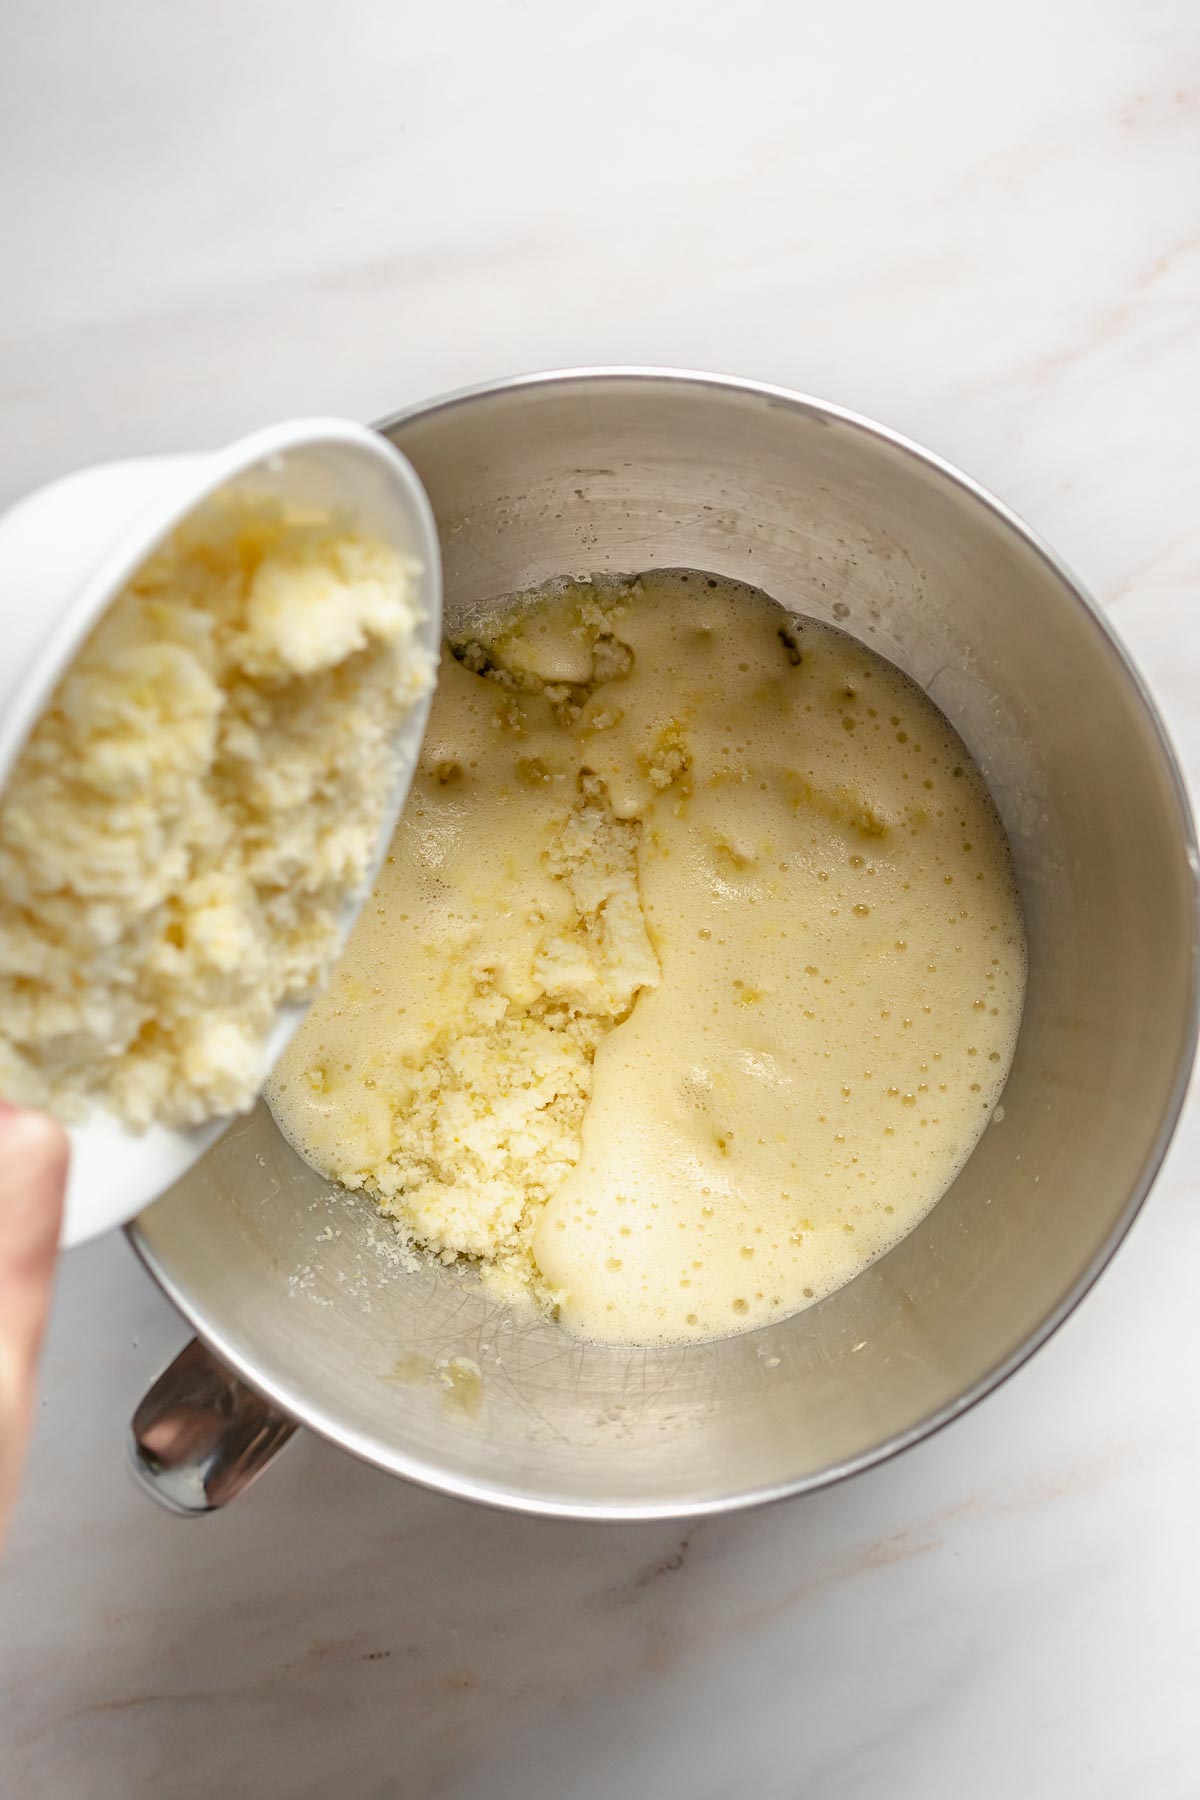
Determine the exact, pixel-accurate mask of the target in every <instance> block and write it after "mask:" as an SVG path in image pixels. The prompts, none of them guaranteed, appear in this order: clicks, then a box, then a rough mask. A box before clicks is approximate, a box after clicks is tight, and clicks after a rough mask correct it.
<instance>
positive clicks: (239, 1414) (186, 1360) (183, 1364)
mask: <svg viewBox="0 0 1200 1800" xmlns="http://www.w3.org/2000/svg"><path fill="white" fill-rule="evenodd" d="M295 1429H296V1422H295V1420H294V1419H290V1418H289V1417H288V1415H287V1414H286V1413H282V1412H279V1411H278V1410H277V1409H276V1408H275V1407H273V1406H271V1405H269V1404H268V1402H267V1401H266V1400H264V1399H262V1398H261V1396H260V1395H258V1394H256V1393H255V1392H254V1389H253V1388H249V1387H247V1386H246V1384H245V1382H244V1381H242V1380H240V1379H239V1378H238V1376H236V1375H234V1374H232V1373H231V1371H230V1370H229V1369H227V1368H226V1367H225V1365H224V1363H221V1362H218V1361H217V1359H216V1357H215V1356H212V1355H211V1354H210V1353H209V1352H208V1351H207V1350H206V1349H205V1348H204V1345H203V1344H202V1343H201V1342H200V1340H199V1339H198V1338H193V1339H192V1341H191V1343H190V1344H188V1345H187V1347H186V1349H184V1350H181V1351H180V1353H179V1355H178V1356H177V1357H176V1358H175V1361H174V1362H173V1363H171V1364H170V1365H169V1366H168V1367H167V1368H165V1369H164V1370H163V1372H162V1374H161V1375H160V1376H159V1378H158V1380H157V1381H156V1382H155V1383H154V1386H153V1387H152V1388H150V1389H149V1391H148V1392H147V1394H146V1395H145V1397H144V1399H143V1400H142V1401H141V1403H140V1405H139V1406H138V1408H137V1411H136V1412H135V1413H134V1415H133V1420H132V1425H131V1438H130V1455H131V1457H132V1460H133V1472H134V1475H135V1476H136V1478H137V1480H138V1483H139V1485H140V1486H141V1487H142V1489H143V1490H144V1492H146V1493H147V1494H149V1495H150V1496H151V1498H152V1499H154V1500H157V1501H158V1503H159V1505H160V1506H165V1507H166V1508H167V1510H168V1512H173V1513H183V1514H185V1515H189V1516H196V1515H199V1514H201V1513H208V1512H215V1511H216V1509H217V1507H219V1506H227V1505H228V1504H229V1502H230V1501H231V1500H235V1499H236V1498H237V1496H238V1495H239V1494H240V1493H241V1491H242V1489H243V1488H245V1487H248V1486H249V1485H250V1483H251V1482H252V1481H253V1480H254V1479H255V1477H256V1476H257V1475H261V1473H262V1471H263V1470H264V1469H265V1468H266V1466H267V1464H268V1463H270V1462H273V1461H274V1460H275V1458H276V1456H277V1455H278V1454H279V1452H280V1451H281V1450H282V1449H283V1446H284V1445H285V1444H286V1443H287V1441H288V1439H289V1438H290V1437H291V1435H292V1433H293V1432H294V1431H295Z"/></svg>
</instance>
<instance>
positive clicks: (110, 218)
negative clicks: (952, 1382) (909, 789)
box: [0, 0, 1200, 1800]
mask: <svg viewBox="0 0 1200 1800" xmlns="http://www.w3.org/2000/svg"><path fill="white" fill-rule="evenodd" d="M6 26H7V30H6V45H5V52H4V55H3V58H0V223H2V225H3V244H4V277H3V281H2V282H0V409H2V415H0V416H2V417H3V420H4V430H3V434H2V437H0V499H4V498H9V497H11V496H14V495H16V494H17V493H18V492H20V491H21V490H22V489H24V488H26V487H28V486H31V485H33V484H34V483H35V482H36V481H38V480H39V479H42V478H44V477H46V476H49V475H52V474H54V473H56V472H59V471H61V470H65V469H67V468H69V467H71V466H73V465H75V464H78V463H79V462H81V461H86V460H90V459H94V458H100V457H105V456H110V455H113V454H120V453H123V452H130V451H135V450H140V449H144V448H163V447H171V446H183V445H190V444H193V443H199V442H208V441H215V440H217V439H220V438H222V437H225V436H228V435H230V434H232V433H234V432H237V431H240V430H242V429H244V428H246V427H249V426H251V425H253V424H255V423H257V422H259V421H261V420H266V419H270V418H272V417H277V416H280V415H284V414H287V413H290V412H298V411H307V410H330V411H335V412H344V413H347V414H350V415H351V416H361V417H371V416H375V415H378V414H380V413H382V412H385V411H388V410H390V409H391V408H393V407H395V406H397V405H400V404H401V403H403V402H405V401H408V400H410V399H414V398H417V397H419V396H421V395H423V394H427V393H432V392H434V391H436V390H438V389H441V388H444V387H446V386H449V385H456V384H459V383H462V382H466V381H470V380H475V379H479V378H482V377H486V376H489V375H493V374H499V373H504V372H509V371H513V370H516V369H522V368H532V367H537V366H546V365H553V364H562V363H570V362H581V361H588V362H593V361H595V362H600V361H616V360H629V361H647V362H648V361H660V362H667V363H676V364H690V365H694V366H699V367H712V368H718V369H726V370H733V371H737V372H742V373H747V374H752V375H757V376H762V377H766V378H770V379H773V380H777V381H780V382H785V383H791V384H793V385H796V386H800V387H805V388H808V389H810V390H812V391H814V392H816V393H819V394H823V395H826V396H828V397H830V398H833V399H836V400H839V401H841V402H843V403H845V404H848V405H850V406H854V407H858V408H860V409H862V410H863V411H866V412H869V413H873V414H875V415H876V416H877V417H880V418H882V419H885V420H887V421H888V422H890V423H892V424H894V425H897V426H899V427H901V428H902V429H904V430H906V431H908V432H910V433H911V434H912V435H914V436H916V437H918V438H920V439H923V440H924V441H925V442H927V443H929V444H930V445H931V446H933V447H934V448H936V449H938V450H941V451H942V452H944V453H945V454H947V455H948V456H950V457H951V458H953V459H955V460H957V461H959V462H961V463H962V464H964V465H965V466H966V467H967V468H968V469H969V470H971V471H972V472H973V473H974V474H975V475H977V476H979V477H980V478H981V479H982V480H983V481H985V482H986V483H988V484H989V485H990V486H992V487H993V488H994V489H995V490H996V491H997V492H999V493H1000V494H1001V495H1002V496H1003V497H1004V498H1005V499H1007V500H1008V501H1010V502H1011V503H1012V504H1014V505H1015V506H1016V507H1017V508H1018V509H1019V510H1021V511H1023V512H1024V513H1025V514H1026V515H1027V516H1028V517H1029V518H1030V519H1031V520H1032V521H1033V522H1034V523H1036V524H1037V525H1038V526H1039V527H1040V528H1041V529H1042V530H1043V532H1044V533H1045V534H1046V535H1047V536H1048V537H1049V538H1050V539H1051V540H1052V541H1053V542H1054V543H1055V544H1056V545H1057V546H1058V547H1059V548H1060V549H1061V550H1062V551H1063V552H1064V553H1065V554H1066V556H1067V557H1068V558H1069V559H1070V560H1071V561H1073V562H1074V563H1075V565H1076V566H1077V567H1078V568H1079V569H1080V571H1081V572H1082V573H1083V574H1084V576H1085V577H1086V578H1087V579H1088V580H1089V581H1090V582H1091V583H1092V585H1093V587H1094V588H1095V590H1096V592H1097V593H1098V594H1099V596H1100V598H1101V599H1102V601H1103V603H1104V604H1105V605H1106V606H1107V607H1108V608H1109V609H1110V610H1111V613H1112V616H1113V619H1114V621H1115V623H1116V624H1117V625H1118V627H1119V629H1120V630H1121V632H1122V633H1123V635H1124V636H1125V638H1126V641H1127V642H1128V643H1129V644H1130V645H1131V647H1132V649H1133V650H1134V652H1135V654H1136V655H1137V656H1138V658H1139V659H1140V661H1141V663H1142V666H1143V668H1144V669H1145V670H1146V672H1147V673H1148V675H1149V677H1150V680H1151V682H1152V685H1153V687H1154V689H1155V691H1156V692H1157V694H1158V697H1159V699H1160V701H1161V703H1162V706H1163V708H1164V710H1165V712H1166V714H1167V716H1168V719H1169V722H1170V724H1171V726H1172V729H1173V731H1174V733H1175V736H1176V740H1177V742H1178V744H1179V746H1180V748H1181V752H1182V754H1183V757H1184V760H1185V762H1186V763H1187V764H1188V767H1189V773H1190V775H1191V776H1192V778H1193V779H1195V777H1196V776H1197V774H1198V773H1200V716H1198V714H1197V708H1196V700H1195V696H1196V694H1197V693H1198V692H1200V685H1198V684H1200V622H1198V620H1197V617H1196V604H1197V600H1196V594H1197V582H1198V581H1200V525H1198V523H1197V508H1196V495H1197V491H1198V488H1200V439H1198V438H1197V435H1196V428H1195V413H1196V400H1197V396H1198V394H1200V310H1198V301H1200V15H1198V14H1197V12H1196V9H1195V6H1194V4H1193V0H1009V3H1008V4H1007V5H1006V6H1004V7H1003V8H994V7H988V8H976V7H970V6H962V5H960V4H956V3H954V0H911V3H910V4H906V5H902V6H890V7H889V6H885V5H883V4H872V3H871V0H844V3H843V4H842V5H840V6H821V7H817V6H809V5H807V4H801V3H797V4H792V5H785V4H782V3H781V0H742V3H741V4H740V5H738V6H737V7H735V8H726V7H718V6H716V5H714V4H712V3H711V0H700V3H699V4H697V3H696V0H692V3H691V4H686V5H685V4H683V3H682V0H679V3H673V0H636V3H635V0H606V4H605V5H604V6H602V7H594V8H587V9H584V8H572V7H564V6H561V5H557V4H553V3H552V0H474V3H468V0H448V3H447V4H445V5H443V6H442V7H440V8H433V7H429V8H425V9H422V10H421V11H420V12H418V11H417V10H416V9H415V8H412V7H406V6H402V5H392V4H387V3H386V0H340V3H339V4H336V5H335V4H332V3H328V0H208V3H207V4H205V5H203V6H191V7H177V6H153V5H151V4H149V0H92V4H90V5H89V6H86V7H81V6H76V7H54V6H35V5H33V4H32V0H14V4H12V5H11V6H10V7H9V9H8V13H7V15H6ZM1198 1152H1200V1114H1198V1113H1197V1111H1196V1110H1194V1109H1193V1110H1192V1111H1191V1112H1190V1113H1189V1115H1188V1118H1187V1119H1186V1120H1185V1124H1184V1127H1183V1129H1182V1131H1181V1133H1180V1136H1179V1138H1178V1140H1177V1142H1176V1146H1175V1149H1174V1151H1173V1153H1172V1155H1171V1158H1170V1161H1169V1164H1168V1167H1167V1169H1166V1172H1165V1173H1164V1175H1163V1177H1162V1179H1161V1181H1160V1182H1159V1185H1158V1188H1157V1191H1156V1193H1155V1195H1154V1198H1153V1200H1152V1202H1151V1204H1150V1206H1149V1208H1148V1210H1147V1212H1146V1214H1145V1215H1144V1217H1143V1220H1142V1222H1141V1223H1140V1224H1139V1225H1138V1227H1137V1229H1136V1231H1135V1232H1134V1234H1133V1236H1132V1238H1131V1240H1130V1241H1129V1243H1128V1244H1127V1246H1126V1247H1125V1248H1124V1249H1123V1251H1122V1252H1121V1255H1120V1256H1119V1257H1118V1259H1117V1261H1116V1263H1115V1265H1114V1266H1113V1268H1112V1269H1111V1271H1110V1272H1109V1273H1108V1274H1107V1275H1106V1276H1105V1277H1104V1279H1103V1281H1102V1282H1101V1284H1100V1287H1099V1289H1098V1290H1097V1291H1096V1293H1095V1294H1094V1295H1093V1296H1092V1297H1091V1298H1090V1299H1089V1300H1088V1302H1087V1303H1086V1304H1085V1306H1084V1307H1083V1309H1082V1311H1081V1312H1080V1313H1078V1314H1077V1315H1076V1316H1075V1317H1074V1318H1073V1319H1072V1320H1071V1321H1070V1323H1069V1324H1068V1325H1067V1326H1066V1328H1065V1329H1064V1330H1063V1331H1062V1332H1061V1334H1060V1335H1059V1336H1058V1338H1057V1339H1056V1340H1055V1341H1054V1342H1053V1343H1052V1344H1051V1345H1050V1346H1049V1347H1048V1348H1047V1349H1046V1350H1045V1351H1044V1352H1043V1353H1042V1354H1041V1355H1040V1356H1039V1357H1038V1358H1037V1359H1036V1360H1035V1361H1034V1363H1033V1364H1032V1365H1031V1366H1030V1367H1028V1368H1027V1369H1025V1370H1024V1371H1023V1372H1022V1373H1021V1374H1020V1375H1018V1376H1017V1377H1016V1378H1015V1379H1014V1380H1013V1381H1012V1382H1011V1383H1010V1384H1009V1385H1008V1386H1007V1387H1006V1388H1005V1389H1004V1390H1003V1391H1002V1392H1001V1393H999V1394H998V1395H996V1396H994V1397H993V1398H992V1399H991V1400H990V1401H988V1402H987V1403H986V1404H985V1405H984V1406H983V1407H982V1408H981V1409H979V1410H977V1411H976V1412H975V1413H973V1414H972V1415H971V1416H969V1417H968V1418H967V1419H965V1420H964V1421H962V1422H961V1423H960V1424H958V1425H957V1426H956V1427H954V1428H953V1429H952V1430H951V1431H949V1432H947V1433H944V1434H943V1435H942V1436H941V1437H939V1438H938V1439H936V1440H935V1441H934V1442H932V1443H929V1444H926V1445H924V1446H922V1447H921V1448H919V1449H917V1450H916V1451H913V1452H910V1453H909V1454H908V1455H907V1456H905V1457H903V1458H901V1459H900V1460H899V1461H897V1462H896V1463H894V1464H892V1465H890V1466H888V1467H885V1468H883V1469H880V1470H877V1471H875V1472H873V1473H871V1474H869V1475H867V1476H864V1477H860V1478H859V1479H857V1480H856V1481H854V1482H852V1483H849V1484H847V1485H845V1486H843V1487H841V1488H839V1489H837V1490H835V1491H833V1492H830V1493H827V1494H825V1495H821V1496H818V1497H816V1498H813V1499H809V1500H805V1501H801V1502H796V1503H793V1504H790V1505H785V1506H782V1507H778V1508H775V1509H774V1510H771V1511H768V1512H766V1513H763V1514H757V1515H753V1516H749V1517H744V1518H739V1519H732V1520H725V1521H721V1522H713V1523H709V1524H706V1525H701V1526H699V1527H692V1528H691V1529H688V1530H687V1531H686V1532H684V1531H683V1530H682V1529H679V1530H677V1529H675V1528H673V1527H671V1526H655V1527H646V1528H616V1527H578V1526H574V1527H573V1526H567V1525H557V1524H552V1523H546V1522H537V1521H527V1520H520V1519H512V1518H505V1517H502V1516H499V1515H492V1514H487V1513H484V1512H482V1511H478V1510H473V1509H469V1508H466V1507H463V1506H461V1505H456V1504H454V1503H451V1502H449V1501H445V1500H442V1499H439V1498H437V1497H434V1496H431V1495H428V1494H424V1493H420V1492H417V1491H415V1490H410V1489H407V1488H405V1487H402V1486H400V1485H398V1484H396V1483H395V1482H392V1481H390V1480H388V1479H387V1478H385V1477H384V1476H381V1475H379V1474H376V1473H374V1472H372V1471H370V1470H368V1469H366V1468H364V1467H361V1466H358V1465H356V1464H355V1463H353V1462H351V1461H350V1460H349V1459H348V1458H346V1457H344V1456H342V1455H340V1454H337V1453H335V1452H334V1451H332V1450H331V1449H329V1448H327V1447H325V1446H324V1445H322V1444H320V1443H317V1442H314V1441H312V1440H308V1441H302V1442H299V1443H298V1444H297V1445H296V1446H295V1447H293V1449H292V1450H291V1451H290V1452H289V1453H288V1455H287V1457H286V1458H285V1459H284V1461H283V1462H282V1463H281V1464H280V1465H279V1467H278V1468H277V1469H275V1470H274V1471H272V1472H271V1474H270V1475H269V1476H268V1477H267V1478H266V1479H264V1481H263V1482H262V1483H261V1485H260V1486H259V1487H258V1488H257V1489H256V1490H255V1491H254V1492H253V1493H252V1494H250V1495H248V1496H247V1497H246V1498H245V1499H244V1500H243V1501H242V1502H241V1503H240V1504H239V1505H238V1506H237V1507H236V1508H235V1509H234V1510H233V1511H231V1512H230V1513H229V1514H228V1515H226V1516H224V1517H220V1518H217V1519H214V1520H212V1521H209V1522H206V1523H204V1524H201V1525H183V1524H180V1523H176V1522H174V1521H172V1520H169V1519H167V1518H166V1517H164V1516H160V1515H158V1514H157V1513H156V1512H154V1511H153V1509H152V1508H151V1507H150V1506H149V1505H148V1504H147V1503H146V1502H144V1501H143V1500H142V1499H141V1498H140V1497H139V1496H138V1495H137V1494H135V1492H134V1491H133V1489H132V1487H131V1486H130V1484H129V1482H128V1481H127V1478H126V1476H125V1472H124V1467H123V1442H122V1438H123V1432H124V1426H125V1420H126V1417H127V1415H128V1412H129V1409H130V1406H131V1404H132V1402H133V1401H134V1400H135V1399H136V1397H137V1396H138V1394H139V1393H140V1391H141V1390H142V1388H143V1386H144V1385H145V1383H146V1382H147V1380H148V1378H149V1377H150V1376H152V1375H153V1373H154V1372H155V1371H156V1370H157V1368H158V1367H159V1365H160V1364H161V1363H162V1362H164V1361H165V1360H166V1359H167V1358H168V1357H169V1355H170V1354H172V1353H173V1351H174V1350H175V1348H176V1347H177V1346H178V1344H179V1343H180V1342H181V1341H182V1338H183V1336H184V1330H183V1327H182V1325H181V1323H180V1321H179V1320H178V1319H177V1317H176V1316H175V1315H174V1314H173V1313H172V1311H171V1309H170V1308H169V1307H168V1306H167V1304H166V1303H165V1302H164V1301H163V1300H162V1299H161V1298H160V1297H159V1296H158V1295H157V1293H156V1292H155V1290H154V1289H152V1287H151V1286H150V1284H149V1282H148V1280H147V1279H146V1277H145V1276H144V1275H143V1274H142V1273H141V1271H140V1270H139V1269H138V1268H137V1267H136V1266H135V1264H134V1263H133V1260H132V1257H131V1255H130V1253H129V1252H128V1251H127V1249H126V1248H125V1246H124V1244H123V1242H121V1241H120V1240H117V1239H108V1240H105V1241H102V1242H100V1243H97V1244H95V1245H93V1246H91V1247H89V1248H88V1249H86V1250H83V1251H80V1252H76V1253H73V1254H72V1255H71V1256H69V1257H68V1258H67V1260H66V1263H65V1266H64V1268H63V1271H62V1278H61V1281H60V1285H59V1293H58V1300H57V1307H56V1313H55V1319H54V1325H53V1331H52V1334H51V1339H50V1345H49V1352H48V1356H47V1359H46V1365H45V1372H44V1384H43V1399H42V1403H41V1409H40V1418H39V1424H38V1431H37V1438H36V1443H35V1446H34V1451H33V1456H32V1460H31V1465H30V1469H29V1476H28V1482H27V1485H26V1490H25V1494H24V1499H23V1505H22V1510H21V1513H20V1517H19V1520H18V1524H17V1528H16V1531H15V1534H14V1538H13V1541H12V1544H11V1547H10V1551H9V1555H8V1560H7V1565H6V1568H5V1570H4V1573H3V1577H2V1580H3V1587H2V1589H0V1593H2V1599H0V1771H2V1774H0V1789H2V1791H3V1792H4V1794H5V1795H6V1796H7V1795H9V1794H12V1795H14V1796H16V1795H20V1796H32V1797H35V1800H75V1797H76V1796H78V1797H80V1800H140V1797H141V1796H149V1795H154V1796H169V1797H175V1796H179V1797H182V1800H189V1797H191V1796H201V1795H205V1796H207V1795H211V1794H228V1795H231V1796H241V1795H253V1796H254V1797H255V1800H273V1797H274V1796H281V1797H282V1796H285V1795H286V1796H289V1797H296V1796H303V1797H307V1796H316V1797H321V1800H323V1797H324V1796H328V1795H335V1794H336V1795H339V1796H343V1795H344V1796H347V1800H374V1797H379V1800H384V1797H387V1800H391V1797H393V1796H403V1797H405V1800H408V1797H414V1800H425V1797H426V1796H430V1797H432V1796H452V1797H454V1800H507V1797H509V1796H512V1797H513V1800H541V1797H542V1796H545V1797H547V1800H549V1797H551V1796H553V1797H554V1800H559V1797H560V1796H571V1797H572V1800H609V1797H610V1796H624V1795H633V1796H637V1797H640V1796H643V1795H645V1796H651V1795H653V1796H655V1800H660V1797H661V1800H676V1797H678V1800H684V1797H685V1796H686V1797H687V1800H725V1796H729V1795H735V1794H736V1795H747V1796H752V1797H754V1800H800V1797H801V1796H804V1797H806V1800H807V1797H808V1796H815V1797H816V1800H850V1797H854V1800H860V1797H866V1800H876V1796H879V1797H880V1800H882V1797H883V1796H889V1797H890V1796H893V1795H901V1796H904V1797H906V1800H907V1797H908V1796H912V1797H913V1800H916V1797H918V1796H919V1797H920V1800H930V1797H932V1800H942V1797H943V1796H945V1797H946V1800H957V1797H958V1796H961V1795H963V1794H970V1795H972V1796H973V1797H974V1800H1007V1797H1008V1796H1010V1795H1013V1794H1018V1793H1020V1794H1023V1795H1029V1796H1032V1797H1033V1800H1038V1797H1040V1796H1054V1797H1055V1800H1060V1797H1062V1796H1075V1795H1081V1796H1082V1795H1087V1796H1102V1797H1104V1800H1110V1797H1111V1800H1123V1797H1124V1796H1127V1795H1129V1794H1135V1793H1136V1794H1145V1795H1153V1796H1154V1800H1184V1797H1185V1796H1188V1797H1190V1796H1194V1795H1195V1793H1196V1792H1197V1789H1198V1783H1200V1767H1198V1765H1200V1745H1198V1742H1197V1739H1198V1736H1200V1733H1198V1730H1197V1726H1196V1722H1195V1716H1196V1709H1195V1672H1196V1667H1197V1658H1198V1656H1200V1538H1198V1535H1197V1527H1196V1516H1197V1502H1196V1496H1197V1494H1198V1493H1200V1400H1198V1398H1197V1382H1196V1374H1197V1370H1198V1368H1200V1326H1198V1325H1197V1323H1196V1307H1195V1281H1194V1276H1193V1270H1194V1268H1195V1266H1196V1263H1197V1260H1198V1259H1200V1184H1198V1182H1197V1173H1196V1165H1197V1154H1198Z"/></svg>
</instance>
